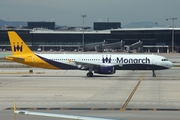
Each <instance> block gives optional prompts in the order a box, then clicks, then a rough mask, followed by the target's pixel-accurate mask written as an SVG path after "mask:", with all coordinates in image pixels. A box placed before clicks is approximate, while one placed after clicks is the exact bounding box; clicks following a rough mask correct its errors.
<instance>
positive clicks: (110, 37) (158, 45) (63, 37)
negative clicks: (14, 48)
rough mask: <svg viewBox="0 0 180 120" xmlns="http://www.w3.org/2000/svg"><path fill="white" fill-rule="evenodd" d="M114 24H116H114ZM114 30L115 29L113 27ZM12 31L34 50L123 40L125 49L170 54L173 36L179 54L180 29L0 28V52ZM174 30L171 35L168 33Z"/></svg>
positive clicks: (75, 47) (59, 48)
mask: <svg viewBox="0 0 180 120" xmlns="http://www.w3.org/2000/svg"><path fill="white" fill-rule="evenodd" d="M116 25H120V24H117V23H116ZM116 27H118V28H116ZM9 30H15V31H16V32H17V33H18V34H19V35H20V37H22V39H23V40H24V41H25V42H26V43H27V44H28V45H29V46H30V47H31V49H32V50H34V51H36V50H37V49H38V48H41V49H42V50H45V51H48V50H55V51H59V50H61V49H64V50H71V51H73V50H74V49H78V48H80V47H82V43H83V35H84V43H85V44H88V43H96V42H103V41H106V42H108V43H114V42H119V41H121V40H122V41H124V44H125V47H127V46H129V45H132V44H134V43H136V42H138V41H141V42H142V43H143V52H168V53H169V52H171V51H172V36H174V51H175V52H180V40H179V38H180V28H174V29H173V28H120V27H119V26H115V28H113V29H108V30H89V29H86V30H82V29H80V30H72V29H71V30H56V29H55V30H49V29H39V28H38V29H37V28H33V29H8V28H6V29H0V49H2V50H3V49H6V50H9V49H10V45H9V39H8V35H7V31H9ZM173 31H174V34H172V33H173Z"/></svg>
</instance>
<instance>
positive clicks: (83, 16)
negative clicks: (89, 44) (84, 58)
mask: <svg viewBox="0 0 180 120" xmlns="http://www.w3.org/2000/svg"><path fill="white" fill-rule="evenodd" d="M81 17H82V18H83V35H82V46H83V52H84V18H85V17H87V15H81Z"/></svg>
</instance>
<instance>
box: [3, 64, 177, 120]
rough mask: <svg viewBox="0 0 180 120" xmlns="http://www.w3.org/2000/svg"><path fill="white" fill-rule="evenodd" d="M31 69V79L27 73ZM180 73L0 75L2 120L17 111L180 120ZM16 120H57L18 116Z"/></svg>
mask: <svg viewBox="0 0 180 120" xmlns="http://www.w3.org/2000/svg"><path fill="white" fill-rule="evenodd" d="M29 69H32V70H33V73H29ZM179 71H180V68H179V67H173V68H172V69H169V70H162V71H156V75H157V77H152V71H117V72H116V74H114V75H108V76H107V75H96V76H95V77H91V78H87V77H86V73H87V71H79V70H72V71H71V70H69V71H66V70H46V69H37V68H11V69H10V68H3V69H1V70H0V75H1V78H0V95H1V97H0V120H1V119H2V120H14V114H13V110H12V109H13V104H14V101H16V102H17V108H18V109H25V110H32V111H40V112H49V113H61V114H73V115H83V116H94V117H103V118H114V119H119V120H144V119H146V120H157V119H158V120H169V119H171V120H179V118H180V77H179V76H180V75H179ZM16 117H17V118H16V120H24V119H26V120H34V119H36V120H57V119H59V118H48V117H39V116H25V115H16Z"/></svg>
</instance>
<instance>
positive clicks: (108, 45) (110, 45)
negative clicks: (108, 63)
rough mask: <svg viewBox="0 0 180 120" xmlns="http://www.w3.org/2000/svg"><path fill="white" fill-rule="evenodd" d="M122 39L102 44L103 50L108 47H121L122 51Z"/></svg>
mask: <svg viewBox="0 0 180 120" xmlns="http://www.w3.org/2000/svg"><path fill="white" fill-rule="evenodd" d="M124 43H125V42H124V41H122V40H121V41H120V42H115V43H108V44H103V45H102V49H103V50H104V51H105V50H108V49H112V50H114V49H121V50H122V51H124Z"/></svg>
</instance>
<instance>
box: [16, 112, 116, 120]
mask: <svg viewBox="0 0 180 120" xmlns="http://www.w3.org/2000/svg"><path fill="white" fill-rule="evenodd" d="M14 113H16V114H22V115H35V116H45V117H57V118H68V119H75V120H115V119H108V118H98V117H87V116H77V115H66V114H54V113H43V112H31V111H23V110H16V111H14Z"/></svg>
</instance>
